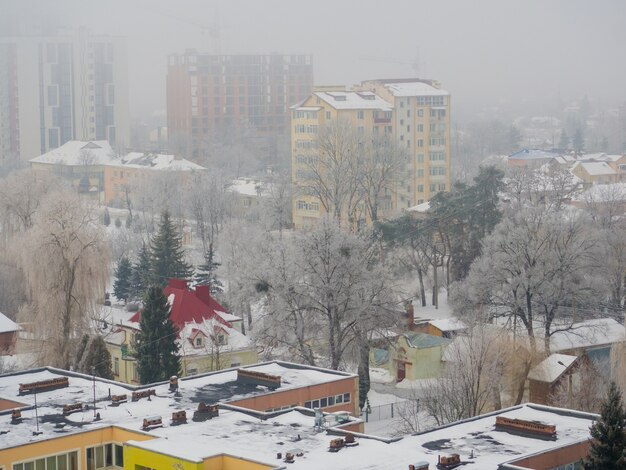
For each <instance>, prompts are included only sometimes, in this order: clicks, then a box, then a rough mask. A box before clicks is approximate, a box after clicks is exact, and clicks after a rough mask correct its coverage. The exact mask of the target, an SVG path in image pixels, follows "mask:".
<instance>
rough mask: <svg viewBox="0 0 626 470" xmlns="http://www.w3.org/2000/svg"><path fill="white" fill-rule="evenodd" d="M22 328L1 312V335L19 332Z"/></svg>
mask: <svg viewBox="0 0 626 470" xmlns="http://www.w3.org/2000/svg"><path fill="white" fill-rule="evenodd" d="M19 330H20V327H19V325H18V324H17V323H15V322H14V321H13V320H11V319H10V318H9V317H7V316H6V315H5V314H3V313H2V312H0V333H10V332H13V331H19Z"/></svg>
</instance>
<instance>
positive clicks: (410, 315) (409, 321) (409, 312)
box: [404, 300, 415, 331]
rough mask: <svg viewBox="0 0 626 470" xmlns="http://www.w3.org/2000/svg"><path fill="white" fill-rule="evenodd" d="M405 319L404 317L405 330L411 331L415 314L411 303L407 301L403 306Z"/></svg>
mask: <svg viewBox="0 0 626 470" xmlns="http://www.w3.org/2000/svg"><path fill="white" fill-rule="evenodd" d="M404 310H405V312H406V313H405V317H406V329H407V330H409V331H412V330H413V326H414V324H415V312H414V310H413V301H412V300H407V301H406V303H405V304H404Z"/></svg>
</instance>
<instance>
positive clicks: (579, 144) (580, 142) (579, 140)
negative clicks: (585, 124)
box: [572, 127, 585, 153]
mask: <svg viewBox="0 0 626 470" xmlns="http://www.w3.org/2000/svg"><path fill="white" fill-rule="evenodd" d="M572 145H573V146H574V150H575V151H576V152H578V153H580V152H582V151H583V149H584V148H585V138H584V136H583V131H582V130H581V129H580V127H577V128H576V132H574V138H573V139H572Z"/></svg>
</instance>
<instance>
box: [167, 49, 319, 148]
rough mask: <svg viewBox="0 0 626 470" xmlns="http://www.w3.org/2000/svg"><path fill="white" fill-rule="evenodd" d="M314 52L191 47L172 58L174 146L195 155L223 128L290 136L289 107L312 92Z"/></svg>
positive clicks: (169, 76)
mask: <svg viewBox="0 0 626 470" xmlns="http://www.w3.org/2000/svg"><path fill="white" fill-rule="evenodd" d="M312 86H313V59H312V57H311V56H310V55H304V54H300V55H281V54H265V55H262V54H261V55H214V54H200V53H198V52H196V51H195V50H187V51H186V52H185V53H183V54H173V55H170V56H169V60H168V72H167V126H168V135H169V139H170V144H172V142H176V143H177V145H179V146H181V147H184V151H186V152H188V153H187V155H189V156H191V157H192V158H194V159H199V158H202V157H203V156H204V154H205V153H206V151H207V146H208V144H209V142H210V141H211V139H212V138H214V137H215V135H216V133H220V132H223V131H224V129H227V130H231V129H236V130H238V131H239V132H242V133H245V132H248V131H251V132H252V133H254V134H256V135H260V136H275V135H288V134H287V129H288V126H289V106H291V105H293V104H294V103H297V102H298V101H300V100H302V99H303V98H305V97H306V96H308V95H309V94H310V93H311V90H312Z"/></svg>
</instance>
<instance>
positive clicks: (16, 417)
mask: <svg viewBox="0 0 626 470" xmlns="http://www.w3.org/2000/svg"><path fill="white" fill-rule="evenodd" d="M21 422H22V412H21V411H20V410H13V411H11V424H19V423H21Z"/></svg>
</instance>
